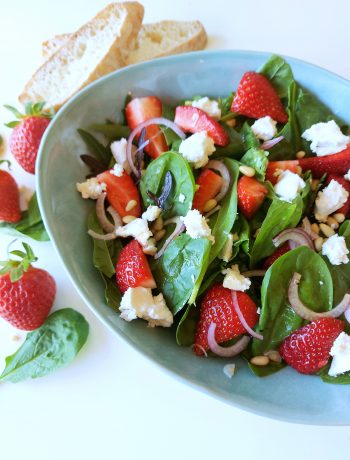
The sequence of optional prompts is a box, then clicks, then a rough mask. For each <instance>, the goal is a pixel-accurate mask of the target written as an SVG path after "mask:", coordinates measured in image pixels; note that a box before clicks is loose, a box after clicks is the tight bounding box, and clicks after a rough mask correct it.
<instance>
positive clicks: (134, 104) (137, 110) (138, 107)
mask: <svg viewBox="0 0 350 460" xmlns="http://www.w3.org/2000/svg"><path fill="white" fill-rule="evenodd" d="M162 111H163V108H162V102H161V100H160V99H158V97H156V96H147V97H136V98H135V99H132V100H131V101H130V102H129V103H128V104H127V106H126V108H125V116H126V121H127V123H128V125H129V128H130V129H131V130H133V129H134V128H136V126H138V125H139V124H140V123H142V122H144V121H147V120H149V119H150V118H158V117H161V116H162ZM139 136H140V133H139V134H138V135H137V136H136V137H137V138H138V137H139ZM145 139H149V140H150V143H149V144H148V145H147V146H146V147H145V148H144V150H145V151H146V152H147V153H148V154H149V155H150V156H151V157H152V158H157V157H159V155H161V154H162V153H164V152H167V151H168V150H169V149H168V145H167V143H166V140H165V137H164V134H163V133H162V131H161V129H160V128H159V127H158V126H157V125H151V126H148V127H147V128H146V138H145Z"/></svg>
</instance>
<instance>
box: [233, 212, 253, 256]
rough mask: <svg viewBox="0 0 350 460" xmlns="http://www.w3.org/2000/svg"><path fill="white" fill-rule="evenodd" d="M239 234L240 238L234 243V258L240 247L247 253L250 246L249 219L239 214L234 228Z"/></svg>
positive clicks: (234, 231)
mask: <svg viewBox="0 0 350 460" xmlns="http://www.w3.org/2000/svg"><path fill="white" fill-rule="evenodd" d="M232 232H233V233H236V234H237V235H238V240H236V241H235V242H234V243H233V254H232V258H235V257H236V255H237V254H238V252H239V250H240V248H241V249H242V251H243V252H244V253H245V254H249V248H250V227H249V224H248V221H247V220H246V219H245V218H244V217H243V216H242V215H241V214H239V215H238V217H237V219H236V221H235V224H234V226H233V229H232Z"/></svg>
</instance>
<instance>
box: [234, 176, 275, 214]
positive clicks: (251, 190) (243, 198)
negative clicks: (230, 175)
mask: <svg viewBox="0 0 350 460" xmlns="http://www.w3.org/2000/svg"><path fill="white" fill-rule="evenodd" d="M267 193H268V191H267V188H266V187H265V185H263V184H262V183H260V182H259V181H258V180H256V179H254V178H253V177H248V176H242V177H241V178H240V179H239V181H238V184H237V195H238V208H239V210H240V211H241V213H242V214H243V215H244V217H246V218H247V219H251V218H252V217H253V216H254V215H255V213H256V212H257V211H258V209H259V208H260V206H261V205H262V204H263V202H264V200H265V197H266V195H267Z"/></svg>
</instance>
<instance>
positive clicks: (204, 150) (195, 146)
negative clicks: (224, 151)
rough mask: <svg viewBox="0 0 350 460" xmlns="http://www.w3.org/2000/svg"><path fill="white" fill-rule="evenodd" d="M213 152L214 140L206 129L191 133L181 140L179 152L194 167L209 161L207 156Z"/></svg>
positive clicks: (200, 166) (199, 166) (201, 165)
mask: <svg viewBox="0 0 350 460" xmlns="http://www.w3.org/2000/svg"><path fill="white" fill-rule="evenodd" d="M214 152H215V146H214V141H213V139H212V138H211V137H209V136H208V134H207V132H206V131H200V132H198V133H195V134H192V135H191V136H189V137H188V138H187V139H185V140H184V141H182V142H181V144H180V147H179V153H181V155H182V156H183V157H184V158H185V160H187V161H188V162H189V163H193V165H194V167H195V168H196V169H198V168H202V167H203V166H205V165H206V164H207V163H208V161H209V156H210V155H211V154H212V153H214Z"/></svg>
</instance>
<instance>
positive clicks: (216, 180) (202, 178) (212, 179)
mask: <svg viewBox="0 0 350 460" xmlns="http://www.w3.org/2000/svg"><path fill="white" fill-rule="evenodd" d="M222 183H223V179H222V177H221V176H220V175H219V174H216V173H214V171H212V170H211V169H205V170H204V171H202V172H201V173H200V175H199V176H198V177H197V180H196V184H197V185H199V189H198V190H197V191H196V193H195V194H194V197H193V204H192V208H193V209H198V211H199V212H202V211H203V209H204V206H205V204H206V202H207V201H209V200H211V199H212V198H215V197H216V195H217V194H218V193H219V192H220V190H221V187H222Z"/></svg>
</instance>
